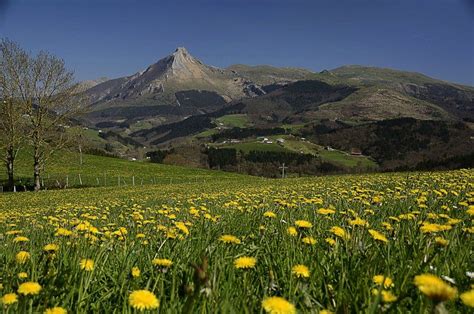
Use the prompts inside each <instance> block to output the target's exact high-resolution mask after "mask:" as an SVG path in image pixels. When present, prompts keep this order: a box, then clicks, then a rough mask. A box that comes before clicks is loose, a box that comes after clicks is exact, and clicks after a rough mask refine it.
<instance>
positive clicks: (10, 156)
mask: <svg viewBox="0 0 474 314" xmlns="http://www.w3.org/2000/svg"><path fill="white" fill-rule="evenodd" d="M14 162H15V151H14V150H13V149H12V148H9V149H8V150H7V158H6V166H7V175H8V183H7V184H8V189H9V190H11V191H13V186H14V184H15V179H14Z"/></svg>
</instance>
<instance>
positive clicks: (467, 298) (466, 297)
mask: <svg viewBox="0 0 474 314" xmlns="http://www.w3.org/2000/svg"><path fill="white" fill-rule="evenodd" d="M459 297H460V298H461V301H462V303H464V304H465V305H467V306H470V307H474V289H472V290H469V291H466V292H463V293H461V295H460V296H459Z"/></svg>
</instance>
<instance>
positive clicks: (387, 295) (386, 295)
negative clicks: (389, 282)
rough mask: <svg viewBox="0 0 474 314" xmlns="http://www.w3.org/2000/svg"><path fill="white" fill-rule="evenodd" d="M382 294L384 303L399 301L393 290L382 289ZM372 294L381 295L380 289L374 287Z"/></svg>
mask: <svg viewBox="0 0 474 314" xmlns="http://www.w3.org/2000/svg"><path fill="white" fill-rule="evenodd" d="M380 294H381V295H382V302H384V303H391V302H395V301H397V296H396V295H394V294H393V293H392V292H390V291H387V290H382V291H381V292H380ZM372 295H375V296H378V295H379V290H378V289H372Z"/></svg>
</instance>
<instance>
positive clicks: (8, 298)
mask: <svg viewBox="0 0 474 314" xmlns="http://www.w3.org/2000/svg"><path fill="white" fill-rule="evenodd" d="M0 300H1V301H2V304H5V305H10V304H13V303H16V302H18V295H17V294H16V293H7V294H5V295H4V296H3V297H2V298H1V299H0Z"/></svg>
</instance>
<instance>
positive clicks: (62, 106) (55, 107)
mask: <svg viewBox="0 0 474 314" xmlns="http://www.w3.org/2000/svg"><path fill="white" fill-rule="evenodd" d="M29 88H30V90H29V93H28V94H29V97H30V98H29V99H28V100H27V101H26V103H27V108H28V116H29V122H30V134H29V138H30V142H31V146H32V155H33V178H34V188H35V191H38V190H39V189H41V180H40V177H41V168H42V166H43V165H44V164H45V163H46V161H47V159H48V158H49V157H50V156H52V155H53V154H54V153H55V152H57V151H58V150H61V149H63V148H65V147H66V146H68V145H69V143H70V141H71V139H72V138H73V137H71V136H70V134H69V133H68V127H69V125H70V120H71V118H73V117H75V116H76V115H77V114H79V113H80V112H81V109H82V108H83V107H82V101H81V98H80V97H78V92H79V86H78V84H75V83H74V75H73V73H72V72H71V71H69V70H68V69H67V68H66V67H65V64H64V61H63V60H62V59H59V58H57V57H55V56H53V55H51V54H49V53H46V52H40V53H39V54H38V55H37V56H36V57H34V58H32V61H31V69H30V82H29Z"/></svg>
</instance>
